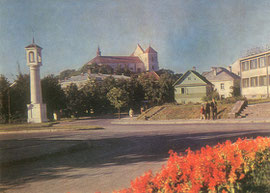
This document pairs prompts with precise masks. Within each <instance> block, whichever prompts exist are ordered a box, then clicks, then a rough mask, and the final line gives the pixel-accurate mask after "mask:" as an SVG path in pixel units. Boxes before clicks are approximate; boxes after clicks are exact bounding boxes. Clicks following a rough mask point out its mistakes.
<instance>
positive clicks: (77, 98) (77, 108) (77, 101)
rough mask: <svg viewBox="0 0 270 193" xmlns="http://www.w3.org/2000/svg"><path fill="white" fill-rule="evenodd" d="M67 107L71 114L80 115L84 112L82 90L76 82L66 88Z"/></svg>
mask: <svg viewBox="0 0 270 193" xmlns="http://www.w3.org/2000/svg"><path fill="white" fill-rule="evenodd" d="M65 94H66V109H67V111H68V113H69V114H70V115H73V116H75V117H78V116H80V115H81V114H83V112H84V110H85V109H84V108H82V106H83V95H82V91H81V90H79V89H78V87H77V85H76V84H71V85H69V86H68V87H67V88H66V89H65Z"/></svg>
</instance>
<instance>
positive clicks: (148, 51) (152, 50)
mask: <svg viewBox="0 0 270 193" xmlns="http://www.w3.org/2000/svg"><path fill="white" fill-rule="evenodd" d="M145 53H157V51H156V50H154V49H153V48H152V47H151V46H149V47H148V48H147V49H146V50H145Z"/></svg>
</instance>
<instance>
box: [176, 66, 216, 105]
mask: <svg viewBox="0 0 270 193" xmlns="http://www.w3.org/2000/svg"><path fill="white" fill-rule="evenodd" d="M174 88H175V89H174V96H175V101H176V102H177V103H182V104H186V103H189V102H192V103H197V102H202V98H203V97H204V96H206V95H207V94H208V93H209V92H211V91H212V89H213V86H212V84H211V83H210V82H209V81H208V80H207V79H206V78H205V77H203V76H202V75H200V74H199V73H198V72H196V71H194V70H189V71H187V72H186V73H185V74H183V75H182V76H181V77H180V78H179V79H178V80H177V81H176V82H175V83H174Z"/></svg>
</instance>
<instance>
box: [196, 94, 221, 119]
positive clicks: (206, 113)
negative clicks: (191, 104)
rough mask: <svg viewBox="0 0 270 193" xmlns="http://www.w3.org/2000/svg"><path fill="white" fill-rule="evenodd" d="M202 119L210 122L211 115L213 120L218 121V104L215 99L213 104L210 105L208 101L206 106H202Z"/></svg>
mask: <svg viewBox="0 0 270 193" xmlns="http://www.w3.org/2000/svg"><path fill="white" fill-rule="evenodd" d="M200 114H201V119H205V120H207V119H208V120H209V119H210V115H211V114H212V119H213V120H215V119H217V102H216V101H215V99H212V102H211V103H209V102H208V101H207V102H206V103H205V105H203V104H202V105H201V111H200Z"/></svg>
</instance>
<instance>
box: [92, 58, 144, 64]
mask: <svg viewBox="0 0 270 193" xmlns="http://www.w3.org/2000/svg"><path fill="white" fill-rule="evenodd" d="M94 63H96V64H121V63H125V64H127V63H129V64H130V63H143V62H142V61H141V60H140V58H139V57H136V56H96V57H95V58H93V59H92V60H90V61H89V62H88V63H87V64H94Z"/></svg>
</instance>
